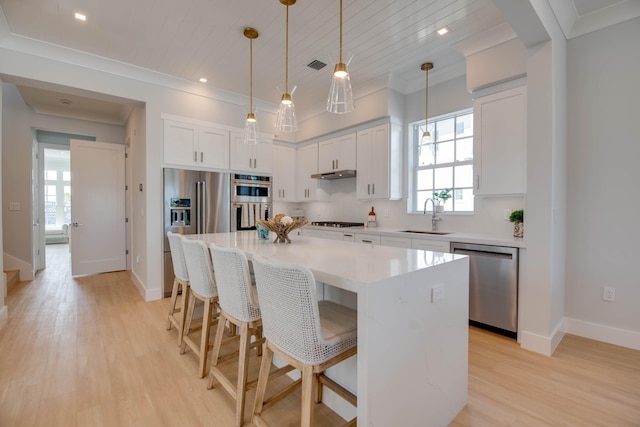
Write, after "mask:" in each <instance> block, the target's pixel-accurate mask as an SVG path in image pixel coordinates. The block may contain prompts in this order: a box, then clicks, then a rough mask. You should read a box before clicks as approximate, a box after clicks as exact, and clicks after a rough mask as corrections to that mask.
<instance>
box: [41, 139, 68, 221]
mask: <svg viewBox="0 0 640 427" xmlns="http://www.w3.org/2000/svg"><path fill="white" fill-rule="evenodd" d="M69 154H70V152H69V150H62V149H50V148H45V149H44V188H43V189H44V216H45V230H60V229H62V225H63V224H69V223H71V172H70V167H69V166H70V164H69Z"/></svg>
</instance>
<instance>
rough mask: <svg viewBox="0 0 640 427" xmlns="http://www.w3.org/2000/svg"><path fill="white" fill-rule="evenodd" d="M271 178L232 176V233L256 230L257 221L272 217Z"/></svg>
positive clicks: (243, 175)
mask: <svg viewBox="0 0 640 427" xmlns="http://www.w3.org/2000/svg"><path fill="white" fill-rule="evenodd" d="M271 189H272V188H271V177H270V176H261V175H245V174H233V175H231V231H239V230H255V228H256V220H258V219H269V218H270V217H271V209H272V197H271Z"/></svg>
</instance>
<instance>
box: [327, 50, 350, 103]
mask: <svg viewBox="0 0 640 427" xmlns="http://www.w3.org/2000/svg"><path fill="white" fill-rule="evenodd" d="M354 109H355V106H354V105H353V91H352V89H351V79H350V78H349V72H348V71H347V64H345V63H343V62H339V63H338V64H336V68H335V71H334V73H333V78H332V79H331V89H330V90H329V97H328V98H327V111H328V112H330V113H334V114H344V113H350V112H352V111H353V110H354Z"/></svg>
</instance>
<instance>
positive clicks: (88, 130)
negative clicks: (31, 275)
mask: <svg viewBox="0 0 640 427" xmlns="http://www.w3.org/2000/svg"><path fill="white" fill-rule="evenodd" d="M2 86H3V96H2V104H3V111H4V115H3V123H4V126H3V129H2V130H3V137H2V141H3V144H2V161H3V165H2V166H3V168H2V173H3V175H2V176H3V179H2V205H3V207H6V206H9V202H18V203H20V210H19V211H8V210H7V211H6V212H5V215H4V216H3V218H2V219H3V221H2V228H3V234H4V253H6V254H8V255H10V256H12V257H14V258H17V259H19V260H21V261H24V262H26V263H28V264H31V263H32V250H31V249H32V248H31V246H32V239H31V231H32V230H31V169H32V168H31V143H32V129H43V130H49V131H55V132H62V133H75V134H81V135H92V136H95V137H96V138H97V139H98V140H99V141H102V142H109V143H119V144H123V143H124V128H123V127H122V126H114V125H104V124H99V123H95V122H88V121H84V120H75V119H64V118H60V117H52V116H46V115H42V114H37V113H35V112H34V111H33V110H32V109H31V108H29V107H28V106H27V105H26V104H25V103H24V101H23V100H22V98H21V97H20V94H19V92H18V90H17V88H16V86H15V85H13V84H11V83H3V84H2Z"/></svg>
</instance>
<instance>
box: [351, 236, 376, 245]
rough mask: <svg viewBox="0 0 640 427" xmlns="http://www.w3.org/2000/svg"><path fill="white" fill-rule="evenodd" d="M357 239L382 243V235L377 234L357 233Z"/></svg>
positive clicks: (374, 243)
mask: <svg viewBox="0 0 640 427" xmlns="http://www.w3.org/2000/svg"><path fill="white" fill-rule="evenodd" d="M355 241H356V242H360V243H371V244H372V245H379V244H380V236H379V235H377V234H366V233H356V236H355Z"/></svg>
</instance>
